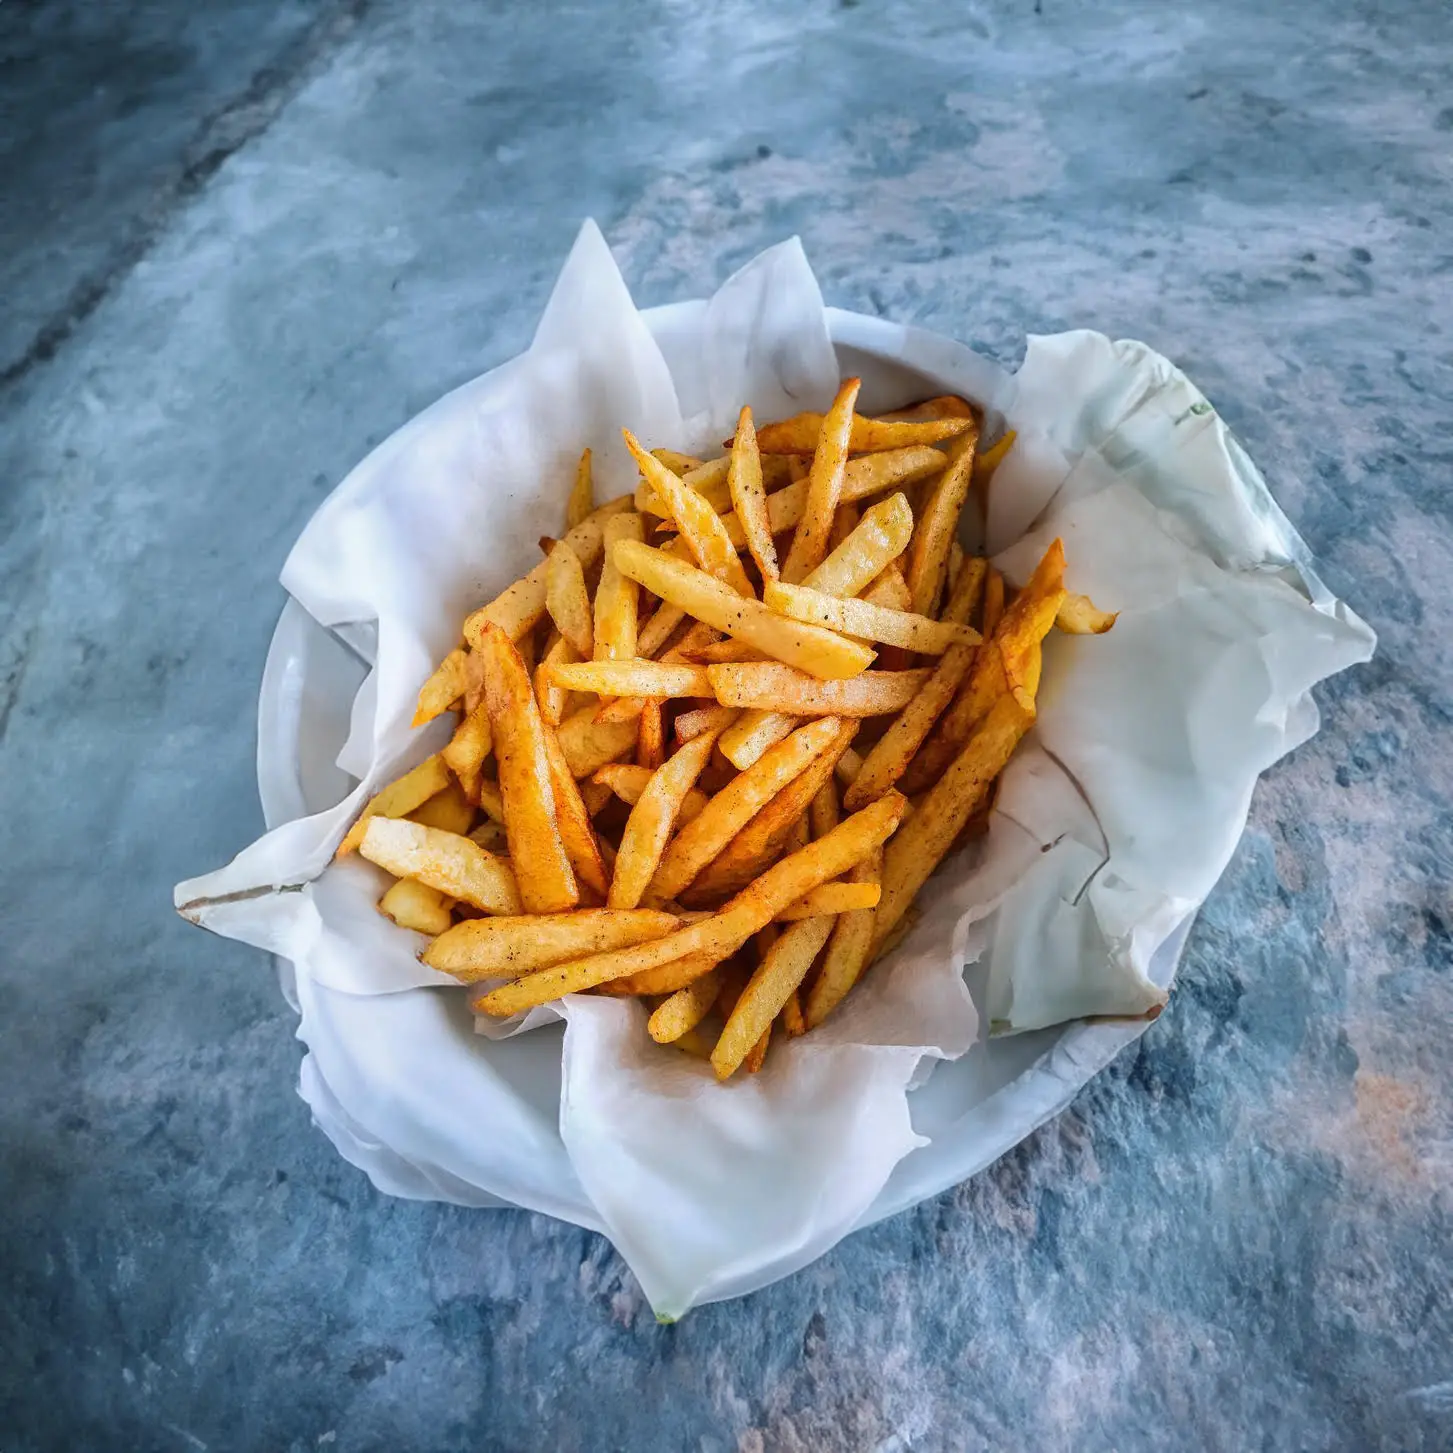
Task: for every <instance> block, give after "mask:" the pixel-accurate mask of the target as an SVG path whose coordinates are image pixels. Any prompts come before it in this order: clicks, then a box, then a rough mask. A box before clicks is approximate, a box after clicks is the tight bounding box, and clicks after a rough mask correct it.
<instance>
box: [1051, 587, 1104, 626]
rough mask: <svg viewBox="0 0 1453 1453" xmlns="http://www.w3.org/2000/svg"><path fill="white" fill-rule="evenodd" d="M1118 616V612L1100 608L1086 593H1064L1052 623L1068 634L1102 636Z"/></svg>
mask: <svg viewBox="0 0 1453 1453" xmlns="http://www.w3.org/2000/svg"><path fill="white" fill-rule="evenodd" d="M1118 618H1119V612H1118V611H1113V610H1101V609H1100V607H1099V606H1097V605H1096V604H1095V602H1094V601H1092V600H1091V599H1090V597H1089V596H1088V595H1074V594H1069V595H1066V596H1065V598H1064V600H1063V602H1062V603H1061V604H1060V608H1059V613H1058V614H1057V615H1056V616H1055V618H1054V623H1055V625H1056V626H1058V627H1059V629H1060V630H1062V631H1063V632H1065V634H1066V635H1070V636H1102V635H1104V633H1105V632H1106V631H1108V630H1109V629H1110V627H1111V626H1113V625H1114V624H1115V622H1116V620H1117V619H1118Z"/></svg>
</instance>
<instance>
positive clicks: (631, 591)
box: [593, 514, 644, 661]
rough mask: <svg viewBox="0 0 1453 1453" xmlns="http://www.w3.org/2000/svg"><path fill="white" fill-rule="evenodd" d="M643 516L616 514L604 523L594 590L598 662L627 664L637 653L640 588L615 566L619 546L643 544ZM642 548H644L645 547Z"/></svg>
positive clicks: (595, 652)
mask: <svg viewBox="0 0 1453 1453" xmlns="http://www.w3.org/2000/svg"><path fill="white" fill-rule="evenodd" d="M641 538H642V535H641V517H640V515H637V514H624V515H615V516H612V518H610V519H608V520H607V521H606V522H605V559H604V561H603V562H602V564H601V567H600V584H599V585H598V586H596V589H595V650H594V653H593V654H594V656H595V659H596V660H597V661H628V660H630V659H631V658H632V657H633V656H634V655H635V654H636V607H637V604H638V602H639V600H640V594H641V592H640V587H639V586H638V585H637V584H636V581H635V580H634V579H633V578H632V577H631V576H629V575H622V574H621V572H620V569H619V568H618V566H617V564H616V553H615V547H616V545H617V544H619V543H626V544H633V545H640V542H641ZM641 548H644V546H642V547H641Z"/></svg>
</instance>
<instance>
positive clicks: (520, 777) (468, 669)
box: [338, 379, 1114, 1080]
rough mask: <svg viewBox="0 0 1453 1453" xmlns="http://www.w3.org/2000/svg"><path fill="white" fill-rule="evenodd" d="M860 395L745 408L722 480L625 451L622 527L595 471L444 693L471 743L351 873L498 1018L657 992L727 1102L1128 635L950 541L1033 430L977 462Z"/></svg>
mask: <svg viewBox="0 0 1453 1453" xmlns="http://www.w3.org/2000/svg"><path fill="white" fill-rule="evenodd" d="M858 387H859V385H858V380H857V379H849V380H848V381H847V382H846V383H845V384H844V385H843V387H842V389H841V391H840V392H839V393H838V396H837V398H836V400H835V401H834V403H833V405H832V407H831V409H830V410H829V411H828V412H827V413H826V414H799V415H797V416H796V417H794V418H791V419H786V420H783V421H782V422H780V423H773V424H768V425H765V426H764V427H763V428H762V429H761V431H760V432H758V431H757V430H756V429H755V428H754V424H753V420H752V415H751V411H750V409H743V410H742V412H741V417H740V420H739V423H738V426H737V431H736V434H735V436H734V437H733V438H732V439H731V440H729V441H728V443H727V445H726V446H725V448H726V452H725V453H724V454H723V455H722V456H721V457H720V458H716V459H710V460H701V459H696V458H691V457H687V456H684V455H680V454H676V453H673V452H671V451H669V450H664V449H661V450H656V451H654V452H647V450H646V449H644V448H643V447H642V446H641V445H640V444H639V443H638V442H637V441H636V440H635V439H634V438H633V437H632V436H631V434H630V433H629V432H628V431H627V432H626V435H625V439H626V444H627V446H628V447H629V448H630V451H631V453H632V455H633V456H634V458H635V460H636V462H637V464H638V465H639V467H640V482H639V484H638V486H637V488H636V490H635V493H634V495H626V496H623V497H622V498H620V499H616V500H612V501H610V502H609V503H608V504H604V505H601V506H599V507H596V506H595V505H594V502H593V498H592V480H591V466H590V454H589V451H588V450H587V451H586V454H585V456H584V457H583V458H582V460H581V463H580V469H579V471H578V474H577V478H576V481H575V485H574V488H573V490H572V491H571V493H570V497H569V501H568V505H567V511H566V525H567V528H566V532H565V534H564V535H563V537H562V538H561V539H558V540H554V539H549V538H546V539H543V540H542V541H541V542H540V543H541V548H542V550H543V551H544V553H545V558H544V560H543V561H542V562H541V563H540V564H539V565H537V566H536V567H535V568H534V569H533V570H531V571H530V573H529V574H528V575H526V576H524V577H523V578H522V579H520V580H517V581H516V582H515V583H514V584H513V585H512V586H510V588H509V589H508V590H506V591H505V592H504V593H503V594H502V595H500V596H499V597H498V598H497V599H495V600H493V601H491V602H490V603H489V604H488V605H486V606H484V607H483V608H482V609H480V610H477V611H475V612H474V614H473V615H471V616H470V617H469V618H468V619H467V620H466V621H465V622H464V629H463V644H461V645H460V647H459V648H458V649H457V650H454V651H452V652H450V654H449V655H448V657H447V658H446V659H445V660H444V661H443V663H442V664H441V665H440V666H439V667H438V669H437V670H436V671H435V672H434V673H433V675H432V676H431V677H430V678H429V680H428V681H427V682H425V684H424V687H423V689H422V691H421V692H420V694H419V707H418V713H417V716H416V717H415V725H422V724H423V723H425V722H428V721H431V720H433V719H434V718H435V717H437V716H440V715H441V714H443V713H444V712H446V711H457V712H458V714H459V715H458V725H457V727H456V729H455V731H454V735H453V738H452V740H451V741H450V742H449V745H448V746H447V747H445V748H444V750H443V751H442V752H440V753H439V754H438V755H437V756H433V757H430V758H429V759H428V760H427V761H425V762H423V763H421V764H420V765H419V766H418V767H415V768H414V769H413V770H412V771H411V772H409V773H407V774H406V775H405V776H403V777H401V778H400V779H399V780H398V781H396V782H394V783H392V784H391V785H390V786H388V787H386V788H385V789H384V790H383V791H382V792H380V793H379V794H378V795H377V796H376V797H375V798H374V799H373V800H372V801H371V802H370V803H369V804H368V805H367V807H366V808H365V809H364V811H363V814H362V816H361V817H360V818H359V819H358V821H357V822H355V823H354V825H353V826H352V828H350V830H349V832H348V834H347V836H346V837H345V838H344V839H343V842H342V844H341V845H340V847H339V849H338V852H339V855H340V856H344V855H346V854H348V853H350V852H353V851H355V850H356V851H358V852H359V853H361V854H362V856H363V857H365V858H367V859H369V860H370V861H371V862H374V863H376V864H378V865H379V866H380V867H382V868H384V869H386V870H387V871H388V872H390V873H392V874H394V875H395V876H396V878H397V880H398V881H397V882H395V883H394V885H393V886H392V887H391V888H390V889H389V890H388V892H386V893H385V894H384V895H383V898H382V899H381V900H380V902H379V908H380V910H381V911H382V912H383V913H385V914H387V915H388V916H389V917H390V918H391V919H393V921H394V922H396V923H398V924H399V925H401V926H402V927H405V928H409V929H413V930H415V931H417V932H419V933H422V934H426V935H428V936H429V938H430V939H431V940H432V941H431V942H430V943H429V945H428V946H427V948H426V949H425V950H424V951H423V954H422V957H423V960H424V962H425V963H427V964H429V965H430V966H432V967H433V968H435V969H439V970H441V971H443V972H445V973H448V974H452V975H454V976H455V977H456V978H458V979H460V980H461V981H463V982H464V983H467V984H471V985H476V986H479V987H481V988H482V990H483V991H482V992H480V993H479V994H478V997H477V998H475V999H474V1001H473V1004H474V1009H475V1011H476V1012H477V1013H482V1014H488V1015H495V1016H509V1015H513V1014H517V1013H519V1012H521V1011H522V1010H526V1009H529V1008H531V1007H533V1006H535V1005H540V1004H546V1003H549V1002H550V1001H552V1000H555V999H559V998H560V997H561V996H563V995H565V994H573V993H582V992H594V993H604V994H615V995H636V996H639V997H641V998H643V999H644V1000H645V1001H646V1003H647V1005H648V1007H649V1009H650V1019H649V1030H650V1033H651V1035H652V1037H653V1038H654V1039H655V1040H657V1041H658V1042H660V1043H661V1044H670V1045H675V1046H677V1047H679V1048H681V1049H684V1050H686V1051H688V1052H690V1053H695V1054H699V1055H703V1056H705V1057H708V1058H709V1059H710V1061H711V1064H712V1066H713V1068H714V1070H715V1072H716V1075H717V1077H718V1078H719V1079H723V1080H724V1079H726V1078H728V1077H729V1076H730V1075H732V1074H733V1073H735V1071H736V1070H737V1069H738V1068H740V1067H741V1066H743V1065H745V1066H746V1067H747V1068H748V1070H751V1071H755V1070H758V1069H760V1068H761V1065H762V1063H763V1060H764V1058H765V1056H766V1054H767V1051H768V1047H769V1045H770V1043H771V1039H772V1034H773V1032H774V1028H776V1029H780V1031H781V1032H783V1033H785V1034H787V1035H800V1034H803V1033H805V1032H807V1031H809V1030H811V1029H812V1028H813V1027H814V1026H816V1025H818V1024H821V1023H822V1021H823V1020H824V1019H825V1018H826V1017H827V1016H828V1015H829V1014H831V1013H832V1012H833V1010H834V1009H835V1008H836V1007H837V1005H838V1004H840V1003H841V1002H842V1000H843V998H844V996H845V995H846V994H847V993H848V992H849V991H850V990H851V989H852V987H853V985H854V984H855V983H856V982H857V981H858V979H859V978H860V977H861V976H862V975H863V974H864V973H865V972H866V971H867V970H868V968H869V967H870V965H871V964H872V963H873V962H874V960H875V959H876V958H878V957H880V956H881V955H882V954H883V953H885V952H886V951H887V950H889V949H891V948H892V947H893V945H894V944H895V943H896V942H897V941H898V939H899V938H900V937H901V936H902V935H903V933H905V932H906V931H907V929H908V928H909V927H910V926H911V923H912V921H913V907H912V905H913V900H914V897H915V895H916V894H917V892H918V890H919V889H920V888H921V887H922V886H923V884H924V882H925V881H926V880H927V878H928V877H929V875H930V874H931V873H932V872H933V871H934V870H935V868H937V867H938V865H939V863H940V862H941V861H942V860H943V859H944V857H945V856H946V855H947V854H948V853H949V852H951V851H952V850H953V849H954V848H955V846H956V845H958V844H959V843H960V842H961V841H965V840H967V839H968V838H969V837H970V836H972V835H973V834H974V833H976V832H978V831H981V830H982V828H983V825H984V822H985V820H986V817H987V814H988V811H989V809H990V807H991V805H992V801H993V794H994V790H995V784H996V782H997V780H998V778H999V774H1000V773H1001V772H1002V771H1003V769H1004V766H1005V764H1006V763H1007V762H1008V760H1009V758H1010V755H1011V754H1012V753H1013V751H1014V749H1015V746H1016V745H1017V744H1018V742H1019V740H1020V738H1021V737H1022V736H1023V735H1024V733H1025V732H1026V731H1027V730H1028V729H1029V727H1030V726H1031V724H1032V723H1033V721H1034V715H1035V696H1036V692H1037V690H1038V686H1039V677H1040V650H1041V642H1042V641H1043V639H1044V637H1045V635H1046V634H1047V633H1048V631H1049V630H1050V628H1051V627H1053V626H1058V627H1059V628H1060V629H1061V630H1065V631H1070V632H1074V633H1076V634H1086V633H1098V632H1101V631H1105V630H1108V629H1109V628H1110V626H1111V625H1112V624H1113V622H1114V617H1113V616H1112V615H1108V614H1106V613H1104V612H1102V611H1099V610H1098V609H1096V607H1095V606H1094V605H1093V604H1092V603H1091V602H1090V601H1089V600H1087V599H1086V598H1085V597H1083V596H1075V595H1072V594H1070V593H1069V592H1067V591H1066V589H1065V586H1064V570H1065V561H1064V551H1063V549H1062V548H1061V546H1060V542H1059V541H1055V542H1054V544H1053V545H1052V546H1051V547H1050V548H1049V550H1048V551H1046V553H1045V555H1044V558H1043V559H1042V560H1041V561H1040V562H1039V565H1038V568H1037V569H1036V570H1035V571H1034V573H1033V575H1032V576H1031V578H1030V579H1029V580H1028V581H1027V582H1026V584H1025V585H1024V587H1023V589H1021V590H1020V591H1019V592H1018V593H1017V594H1013V595H1012V596H1011V595H1010V593H1009V592H1008V591H1007V590H1006V587H1005V581H1004V579H1003V577H1002V576H1001V575H1000V574H999V573H998V571H997V570H995V569H994V568H993V567H992V566H991V565H990V564H989V563H988V561H986V560H983V559H978V558H966V557H965V555H964V552H963V550H962V549H961V548H960V546H959V544H958V540H957V536H958V533H959V521H960V514H961V512H962V511H963V510H964V509H965V507H966V505H969V506H971V507H974V508H982V506H983V501H984V497H985V491H986V490H987V488H988V484H989V480H990V478H991V477H992V474H993V471H994V468H995V466H996V465H997V464H998V462H999V460H1000V459H1002V457H1003V455H1004V453H1005V452H1006V451H1007V450H1008V449H1009V447H1010V446H1011V445H1012V443H1013V435H1012V434H1009V435H1006V436H1005V437H1004V438H1003V439H1001V440H1000V441H999V442H998V443H997V444H996V445H995V446H994V447H993V448H990V449H981V448H980V430H979V424H978V421H977V418H976V416H975V414H974V411H973V410H972V409H971V408H970V406H969V405H968V404H967V403H966V402H965V401H964V400H962V399H959V398H953V397H944V398H936V399H931V400H929V401H927V402H926V403H924V404H920V405H918V406H917V407H915V408H912V409H908V410H905V411H903V412H901V413H897V414H892V415H887V416H884V417H882V418H866V417H863V416H861V415H859V414H857V413H856V412H855V405H856V402H857V395H858ZM869 501H876V502H873V503H868V502H869ZM648 537H649V538H650V539H651V540H652V541H654V543H647V541H648Z"/></svg>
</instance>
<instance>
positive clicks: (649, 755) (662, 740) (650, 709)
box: [636, 696, 666, 772]
mask: <svg viewBox="0 0 1453 1453" xmlns="http://www.w3.org/2000/svg"><path fill="white" fill-rule="evenodd" d="M665 760H666V723H665V720H664V718H663V717H662V715H661V703H660V701H659V700H657V699H656V698H655V697H654V696H652V697H648V698H647V699H646V703H645V705H644V706H642V707H641V718H640V724H639V726H638V727H637V729H636V763H637V765H638V766H641V767H649V768H650V769H651V770H652V771H653V772H654V771H655V770H656V768H657V767H659V766H660V765H661V763H662V762H664V761H665Z"/></svg>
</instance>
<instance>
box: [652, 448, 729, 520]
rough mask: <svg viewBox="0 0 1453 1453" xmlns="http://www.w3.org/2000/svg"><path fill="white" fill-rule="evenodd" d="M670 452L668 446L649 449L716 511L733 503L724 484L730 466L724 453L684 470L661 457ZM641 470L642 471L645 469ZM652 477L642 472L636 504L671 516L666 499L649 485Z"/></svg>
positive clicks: (662, 514)
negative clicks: (718, 457) (642, 476)
mask: <svg viewBox="0 0 1453 1453" xmlns="http://www.w3.org/2000/svg"><path fill="white" fill-rule="evenodd" d="M670 452H671V451H670V450H669V449H653V450H651V453H652V455H653V456H654V457H655V459H656V460H657V461H658V462H659V463H661V464H664V465H665V466H666V468H667V469H669V470H671V472H672V473H673V474H675V475H677V476H678V477H679V478H680V480H681V483H682V484H684V485H685V486H686V487H687V489H689V490H690V491H691V492H692V493H693V494H698V495H700V496H701V498H702V499H704V500H705V501H706V502H707V504H709V505H710V506H711V507H712V509H713V510H715V511H717V513H719V514H720V513H724V512H725V511H726V510H729V509H730V508H731V507H732V501H731V494H730V491H729V490H728V488H727V472H728V470H729V469H730V467H731V460H730V459H728V458H727V457H726V456H725V455H723V456H722V457H721V458H720V459H708V460H706V461H705V462H704V463H702V462H698V463H696V464H694V465H692V467H691V468H690V469H688V470H684V471H683V470H680V469H677V468H675V467H674V466H673V465H672V464H671V462H670V460H669V459H666V458H663V457H662V456H663V455H667V454H669V453H670ZM682 457H686V456H682ZM642 473H643V475H644V474H645V471H642ZM651 478H652V477H651V476H650V475H645V477H644V478H643V479H642V480H641V482H640V484H639V485H637V486H636V494H635V501H636V508H637V509H638V510H641V511H642V512H643V513H649V514H653V515H660V516H662V517H663V518H666V519H672V518H673V512H672V509H671V506H670V504H669V502H668V501H666V500H665V499H663V498H662V497H661V495H660V493H659V492H658V491H657V490H656V489H655V488H654V487H653V486H652V484H651Z"/></svg>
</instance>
